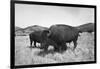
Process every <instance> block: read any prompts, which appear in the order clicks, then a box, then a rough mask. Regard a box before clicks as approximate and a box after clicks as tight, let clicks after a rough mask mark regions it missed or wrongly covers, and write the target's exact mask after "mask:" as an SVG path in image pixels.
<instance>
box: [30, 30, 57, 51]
mask: <svg viewBox="0 0 100 69" xmlns="http://www.w3.org/2000/svg"><path fill="white" fill-rule="evenodd" d="M45 32H48V31H47V30H39V31H34V32H32V33H30V34H29V38H30V47H32V43H33V41H34V47H37V46H36V42H38V43H40V44H41V46H40V47H38V48H40V49H44V50H45V51H47V50H48V46H49V45H52V46H53V45H54V46H56V47H57V44H56V43H55V42H54V41H53V40H51V39H49V38H48V37H47V34H46V33H45Z"/></svg>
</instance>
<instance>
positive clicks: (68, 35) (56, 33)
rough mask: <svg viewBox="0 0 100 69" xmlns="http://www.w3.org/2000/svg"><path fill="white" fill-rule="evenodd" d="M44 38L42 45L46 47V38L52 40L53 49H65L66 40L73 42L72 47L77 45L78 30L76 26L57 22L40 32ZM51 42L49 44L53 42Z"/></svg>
mask: <svg viewBox="0 0 100 69" xmlns="http://www.w3.org/2000/svg"><path fill="white" fill-rule="evenodd" d="M44 35H45V39H44V41H43V43H42V47H48V42H50V41H48V40H52V41H53V43H55V44H54V45H53V46H54V50H55V51H58V52H59V51H62V52H63V51H65V50H66V49H67V46H66V42H68V43H69V42H72V41H73V43H74V49H75V48H76V46H77V39H78V35H79V30H78V29H77V28H76V27H72V26H68V25H63V24H57V25H52V26H51V27H50V28H49V30H46V31H44V32H43V33H42V36H43V37H44ZM53 43H51V44H53Z"/></svg>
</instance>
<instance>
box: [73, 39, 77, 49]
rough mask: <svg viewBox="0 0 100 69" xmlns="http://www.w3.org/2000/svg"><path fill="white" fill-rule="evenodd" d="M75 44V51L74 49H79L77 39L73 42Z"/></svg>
mask: <svg viewBox="0 0 100 69" xmlns="http://www.w3.org/2000/svg"><path fill="white" fill-rule="evenodd" d="M73 43H74V49H73V50H75V48H76V47H77V39H75V40H74V41H73Z"/></svg>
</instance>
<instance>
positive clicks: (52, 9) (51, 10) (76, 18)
mask: <svg viewBox="0 0 100 69" xmlns="http://www.w3.org/2000/svg"><path fill="white" fill-rule="evenodd" d="M90 22H91V23H94V8H82V7H67V6H66V7H61V6H48V5H32V4H31V5H30V4H15V26H18V27H21V28H25V27H28V26H32V25H40V26H44V27H50V26H51V25H54V24H66V25H70V26H79V25H82V24H86V23H90Z"/></svg>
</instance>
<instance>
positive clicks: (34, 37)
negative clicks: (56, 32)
mask: <svg viewBox="0 0 100 69" xmlns="http://www.w3.org/2000/svg"><path fill="white" fill-rule="evenodd" d="M31 28H34V29H33V30H34V31H33V32H31V33H30V34H29V39H30V47H32V43H33V41H34V47H36V43H37V42H38V43H41V41H42V36H41V34H42V32H43V30H47V29H48V28H47V27H42V26H37V25H34V26H33V27H31ZM29 29H30V28H29Z"/></svg>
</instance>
